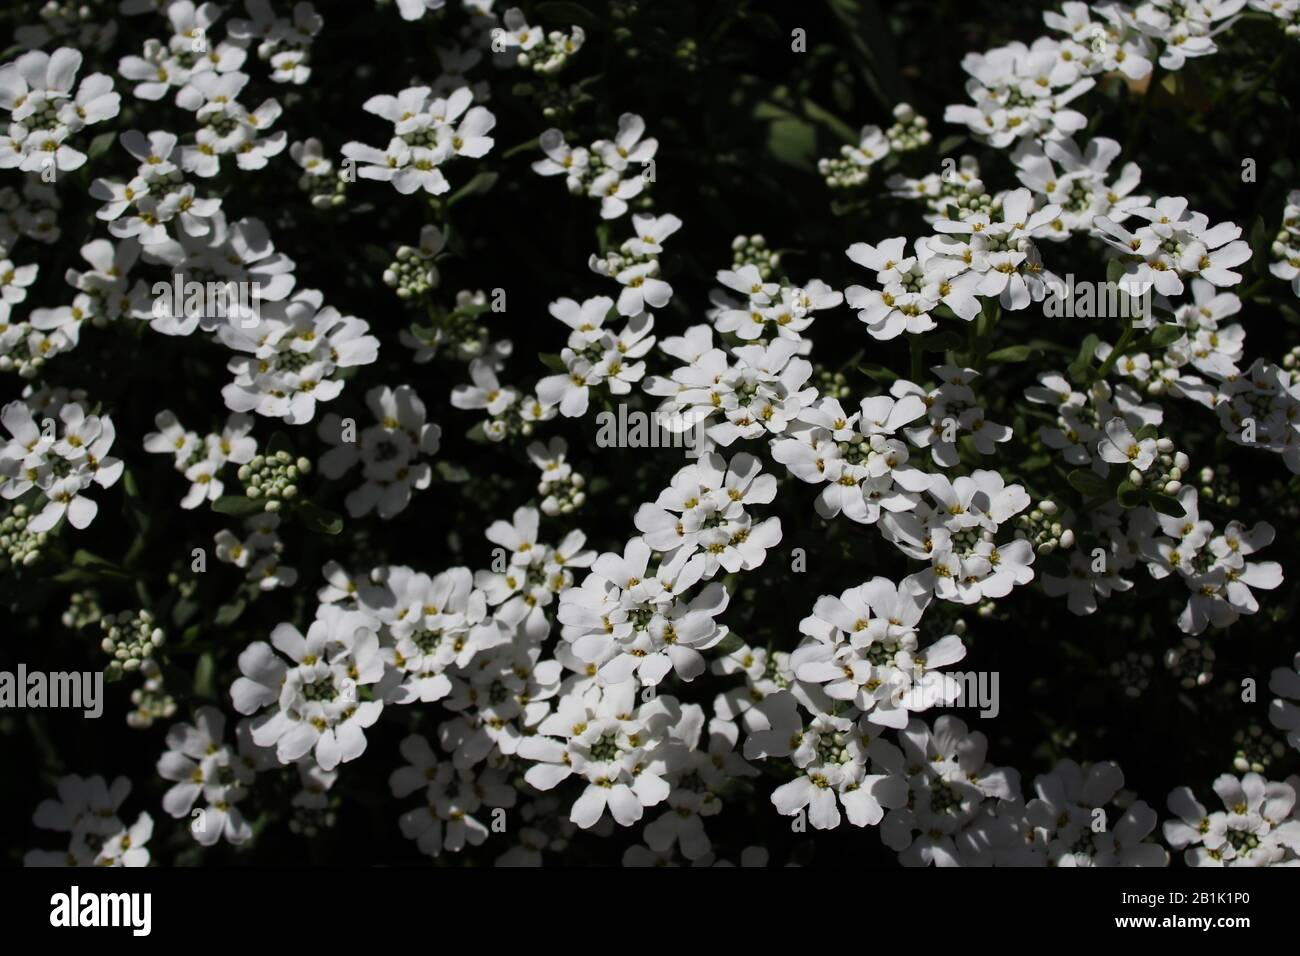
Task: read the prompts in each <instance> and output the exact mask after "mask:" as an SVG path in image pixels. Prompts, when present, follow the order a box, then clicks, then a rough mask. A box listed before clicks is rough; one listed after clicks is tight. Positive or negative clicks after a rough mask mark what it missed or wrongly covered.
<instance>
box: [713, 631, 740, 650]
mask: <svg viewBox="0 0 1300 956" xmlns="http://www.w3.org/2000/svg"><path fill="white" fill-rule="evenodd" d="M744 646H745V641H744V640H743V639H742V638H741V636H740V635H739V634H728V635H727V636H726V637H724V638H723V639H722V640H720V641H718V643H717V644H716V645H714V650H716V651H717V652H718V653H719V654H734V653H736V651H738V650H740V649H741V648H742V647H744Z"/></svg>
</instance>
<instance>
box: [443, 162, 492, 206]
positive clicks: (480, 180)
mask: <svg viewBox="0 0 1300 956" xmlns="http://www.w3.org/2000/svg"><path fill="white" fill-rule="evenodd" d="M498 178H499V175H498V174H497V173H494V172H492V171H490V170H488V171H485V172H481V173H479V174H478V175H477V176H475V177H474V178H473V179H471V180H470V181H469V182H467V183H466V184H465V185H464V186H461V187H460V189H458V190H456V191H455V192H454V193H452V195H451V198H450V199H448V200H447V206H448V208H450V207H451V206H454V205H456V203H458V202H460V201H461V200H462V199H465V198H467V197H469V196H478V195H481V194H483V193H486V192H488V191H489V190H490V189H491V188H492V187H493V186H495V185H496V184H497V179H498Z"/></svg>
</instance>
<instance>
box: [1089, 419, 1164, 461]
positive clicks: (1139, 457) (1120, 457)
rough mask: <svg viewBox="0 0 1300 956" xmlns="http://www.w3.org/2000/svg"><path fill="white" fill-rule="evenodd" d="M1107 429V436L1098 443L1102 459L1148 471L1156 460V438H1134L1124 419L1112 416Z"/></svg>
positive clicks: (1098, 452)
mask: <svg viewBox="0 0 1300 956" xmlns="http://www.w3.org/2000/svg"><path fill="white" fill-rule="evenodd" d="M1105 431H1106V434H1105V437H1104V438H1102V439H1101V441H1100V442H1098V443H1097V454H1099V455H1100V456H1101V460H1102V461H1106V462H1110V463H1111V464H1112V465H1129V466H1131V467H1133V468H1136V469H1137V470H1138V471H1146V470H1147V469H1148V468H1150V467H1151V464H1152V462H1154V461H1155V460H1156V440H1155V439H1154V438H1143V439H1141V440H1139V439H1137V438H1134V437H1133V432H1132V431H1131V430H1130V429H1129V427H1128V423H1127V422H1125V421H1124V419H1122V418H1118V417H1116V418H1112V419H1111V420H1110V421H1108V422H1107V423H1106V429H1105Z"/></svg>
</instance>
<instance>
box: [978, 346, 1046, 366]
mask: <svg viewBox="0 0 1300 956" xmlns="http://www.w3.org/2000/svg"><path fill="white" fill-rule="evenodd" d="M1042 354H1043V353H1042V351H1041V350H1039V349H1036V348H1034V347H1033V346H1030V345H1012V346H1009V347H1007V348H1005V349H998V350H997V351H996V352H990V353H989V354H988V360H989V361H990V362H1006V363H1011V362H1028V361H1030V360H1031V359H1036V358H1040V357H1041V356H1042Z"/></svg>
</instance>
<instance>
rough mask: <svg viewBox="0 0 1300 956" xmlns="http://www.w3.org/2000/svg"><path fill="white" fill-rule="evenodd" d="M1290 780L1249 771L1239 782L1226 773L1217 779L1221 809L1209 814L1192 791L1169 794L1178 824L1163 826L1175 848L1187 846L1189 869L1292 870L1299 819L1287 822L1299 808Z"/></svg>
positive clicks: (1298, 856) (1298, 855) (1297, 855)
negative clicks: (1284, 867)
mask: <svg viewBox="0 0 1300 956" xmlns="http://www.w3.org/2000/svg"><path fill="white" fill-rule="evenodd" d="M1297 780H1300V778H1297V777H1292V778H1291V779H1290V781H1288V782H1286V783H1280V782H1276V783H1275V782H1271V781H1267V780H1265V779H1264V778H1263V777H1261V776H1260V775H1259V774H1257V773H1248V774H1246V775H1245V776H1243V777H1242V778H1241V779H1240V780H1238V779H1237V778H1236V777H1234V776H1233V775H1232V774H1230V773H1225V774H1223V775H1221V776H1220V777H1218V778H1217V779H1216V780H1215V781H1214V792H1215V793H1216V794H1218V796H1219V799H1220V800H1222V801H1223V806H1224V809H1223V810H1216V811H1215V812H1214V813H1207V812H1206V809H1205V807H1204V806H1202V805H1201V804H1200V803H1199V802H1198V801H1197V799H1196V797H1195V796H1194V795H1193V793H1192V791H1191V790H1190V789H1189V788H1188V787H1179V788H1178V789H1176V790H1174V791H1173V792H1171V793H1170V794H1169V809H1170V811H1172V812H1173V813H1174V814H1175V815H1176V816H1177V817H1178V819H1177V820H1167V821H1166V822H1165V824H1164V835H1165V839H1166V840H1167V841H1169V845H1170V846H1172V847H1173V848H1174V849H1175V850H1181V849H1183V848H1184V847H1186V848H1187V849H1186V852H1185V853H1184V854H1183V859H1184V860H1185V861H1186V863H1187V865H1188V866H1276V865H1278V864H1284V863H1285V864H1289V865H1292V866H1294V865H1295V864H1296V861H1300V820H1295V819H1288V818H1289V817H1290V816H1291V812H1292V810H1293V809H1294V807H1295V802H1296V792H1295V788H1294V786H1293V785H1292V782H1293V781H1297Z"/></svg>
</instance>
